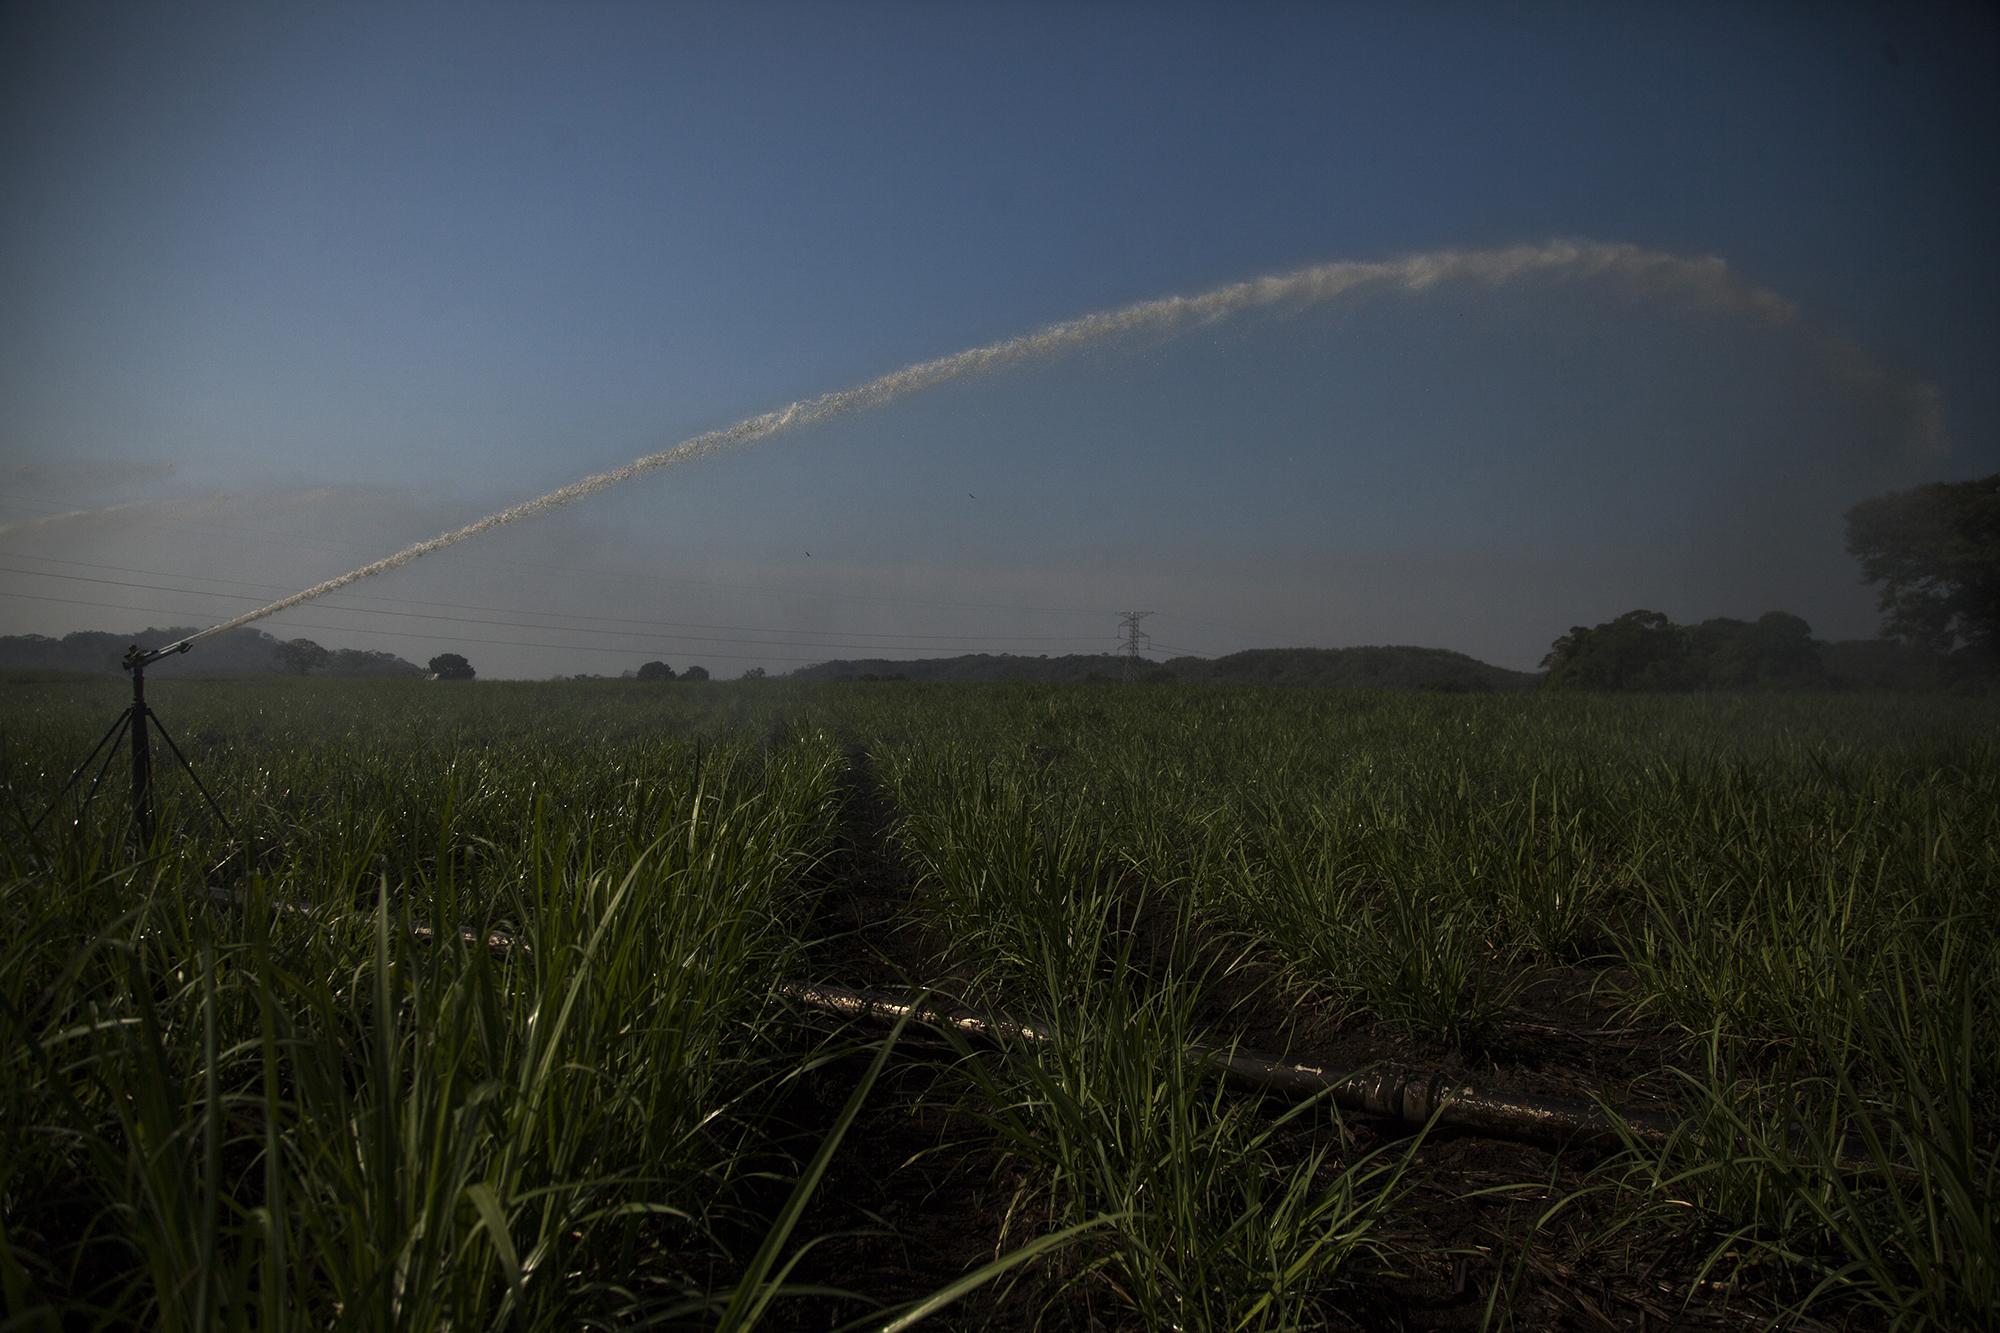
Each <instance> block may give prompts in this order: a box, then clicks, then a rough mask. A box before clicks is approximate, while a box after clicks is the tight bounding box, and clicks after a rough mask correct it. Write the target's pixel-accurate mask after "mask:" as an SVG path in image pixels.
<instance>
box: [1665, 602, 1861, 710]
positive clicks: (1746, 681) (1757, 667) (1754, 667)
mask: <svg viewBox="0 0 2000 1333" xmlns="http://www.w3.org/2000/svg"><path fill="white" fill-rule="evenodd" d="M1687 636H1688V675H1689V683H1690V684H1693V685H1697V686H1700V687H1702V688H1705V689H1712V690H1727V689H1741V688H1743V687H1745V686H1750V685H1811V684H1817V683H1819V682H1821V681H1823V680H1825V679H1826V663H1825V661H1824V660H1823V659H1822V658H1821V656H1820V646H1819V644H1818V643H1816V642H1814V640H1813V636H1812V626H1810V625H1808V624H1807V623H1806V622H1805V621H1803V620H1801V619H1800V618H1799V617H1797V616H1795V615H1792V614H1790V613H1788V612H1785V611H1767V612H1765V613H1764V614H1763V615H1761V616H1759V617H1758V618H1757V620H1756V621H1755V622H1754V623H1753V622H1750V621H1745V620H1731V619H1729V618H1728V617H1726V616H1718V617H1716V618H1715V619H1713V620H1704V621H1702V622H1701V623H1700V624H1699V625H1696V626H1694V627H1693V628H1692V629H1690V630H1688V631H1687Z"/></svg>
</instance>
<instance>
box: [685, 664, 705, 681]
mask: <svg viewBox="0 0 2000 1333" xmlns="http://www.w3.org/2000/svg"><path fill="white" fill-rule="evenodd" d="M681 679H682V680H707V679H708V669H707V668H706V667H698V666H691V667H689V668H688V669H687V670H686V671H683V672H681Z"/></svg>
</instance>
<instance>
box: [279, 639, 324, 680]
mask: <svg viewBox="0 0 2000 1333" xmlns="http://www.w3.org/2000/svg"><path fill="white" fill-rule="evenodd" d="M271 654H272V656H274V657H276V658H277V659H278V667H279V669H280V670H283V671H287V672H290V673H291V674H292V675H294V676H303V675H305V674H306V673H307V672H310V671H317V670H318V669H319V668H321V667H323V666H325V665H326V664H327V663H328V662H331V661H332V660H333V654H332V653H330V652H328V651H327V650H326V649H324V648H322V647H320V646H319V645H318V644H316V643H314V642H313V641H312V640H311V639H293V640H291V641H290V642H289V643H281V644H279V645H278V646H277V647H276V648H274V649H272V650H271Z"/></svg>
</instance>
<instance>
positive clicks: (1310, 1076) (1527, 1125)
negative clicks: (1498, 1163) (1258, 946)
mask: <svg viewBox="0 0 2000 1333" xmlns="http://www.w3.org/2000/svg"><path fill="white" fill-rule="evenodd" d="M778 993H779V994H780V995H783V996H784V997H785V998H787V999H789V1000H792V1001H794V1002H796V1003H798V1004H802V1005H805V1006H806V1007H808V1008H811V1009H818V1010H820V1011H822V1012H824V1013H830V1014H837V1015H839V1016H841V1017H843V1018H847V1019H852V1020H854V1021H857V1022H868V1023H885V1024H886V1023H894V1022H896V1021H897V1020H899V1019H902V1018H904V1017H909V1018H912V1019H914V1020H916V1021H918V1022H922V1023H928V1024H931V1025H932V1026H935V1027H947V1028H951V1029H953V1030H955V1031H958V1032H962V1033H965V1034H966V1035H967V1036H973V1037H983V1038H986V1039H988V1040H1000V1039H1003V1038H1005V1039H1012V1040H1017V1041H1046V1040H1048V1033H1046V1032H1043V1031H1041V1030H1039V1029H1036V1028H1034V1027H1030V1026H1028V1025H1026V1024H1023V1023H1016V1022H1014V1021H1012V1020H1010V1019H1006V1018H1001V1017H998V1016H996V1015H993V1014H987V1013H982V1012H980V1011H979V1010H976V1009H967V1008H963V1007H961V1006H958V1005H951V1004H943V1003H938V1002H934V1001H933V1002H918V1001H912V1000H908V999H902V998H899V997H897V996H894V995H888V994H884V993H883V992H880V991H861V990H849V989H848V988H847V987H845V986H829V985H824V984H820V983H813V982H785V983H783V984H781V985H780V986H779V987H778ZM1199 1054H1201V1055H1202V1056H1203V1058H1205V1059H1207V1060H1208V1061H1209V1062H1211V1063H1212V1064H1214V1065H1215V1066H1216V1067H1217V1068H1219V1069H1220V1070H1222V1072H1223V1073H1225V1074H1227V1075H1228V1076H1229V1077H1230V1078H1232V1079H1235V1080H1237V1081H1238V1082H1242V1083H1248V1084H1251V1085H1254V1086H1256V1087H1260V1088H1270V1089H1273V1090H1276V1091H1279V1092H1288V1093H1293V1094H1295V1095H1299V1096H1312V1095H1316V1094H1321V1093H1324V1094H1325V1095H1326V1096H1327V1097H1328V1098H1329V1099H1330V1100H1331V1101H1332V1102H1333V1103H1334V1105H1336V1106H1338V1107H1340V1108H1341V1109H1342V1110H1344V1111H1354V1112H1358V1113H1360V1114H1363V1115H1370V1116H1379V1117H1382V1118H1385V1119H1389V1120H1395V1121H1399V1122H1401V1123H1402V1124H1405V1125H1410V1126H1415V1127H1421V1126H1424V1125H1429V1124H1433V1123H1435V1124H1437V1125H1440V1126H1443V1127H1445V1128H1448V1129H1454V1130H1458V1131H1460V1132H1461V1133H1467V1134H1477V1135H1480V1136H1483V1137H1486V1138H1506V1139H1522V1140H1525V1141H1527V1142H1530V1143H1547V1144H1585V1145H1588V1146H1591V1147H1602V1148H1618V1147H1623V1146H1624V1145H1625V1144H1627V1143H1628V1142H1630V1141H1632V1140H1639V1141H1643V1142H1653V1143H1657V1142H1661V1141H1664V1140H1665V1139H1666V1138H1668V1137H1669V1136H1670V1135H1671V1134H1672V1133H1673V1131H1674V1130H1675V1128H1676V1125H1675V1124H1674V1122H1673V1121H1672V1120H1670V1119H1668V1118H1667V1117H1665V1116H1661V1115H1656V1114H1654V1113H1652V1112H1646V1111H1627V1112H1613V1111H1608V1110H1607V1109H1606V1108H1605V1107H1603V1106H1601V1105H1599V1104H1598V1103H1596V1102H1589V1101H1582V1100H1580V1099H1577V1098H1574V1097H1539V1096H1534V1095H1531V1094H1527V1093H1516V1092H1500V1091H1497V1090H1495V1089H1492V1088H1480V1087H1476V1086H1474V1085H1472V1084H1468V1083H1459V1082H1457V1081H1455V1080H1454V1079H1452V1078H1451V1076H1450V1075H1448V1074H1442V1073H1426V1072H1424V1071H1422V1070H1411V1069H1403V1068H1399V1067H1396V1066H1381V1067H1376V1068H1371V1069H1364V1070H1358V1071H1346V1072H1343V1071H1338V1070H1329V1069H1324V1068H1322V1067H1320V1066H1318V1065H1304V1064H1290V1063H1287V1062H1285V1061H1283V1060H1276V1059H1273V1058H1272V1057H1270V1056H1267V1055H1260V1054H1257V1053H1255V1052H1251V1051H1241V1050H1218V1049H1214V1048H1199Z"/></svg>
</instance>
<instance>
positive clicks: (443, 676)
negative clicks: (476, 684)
mask: <svg viewBox="0 0 2000 1333" xmlns="http://www.w3.org/2000/svg"><path fill="white" fill-rule="evenodd" d="M430 668H431V678H432V679H433V680H471V679H472V678H473V676H474V675H475V674H477V673H476V672H474V671H473V669H472V663H470V662H468V661H466V660H465V659H464V658H463V657H460V656H459V655H458V654H457V653H439V654H438V655H437V656H436V657H433V658H432V659H431V660H430Z"/></svg>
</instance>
